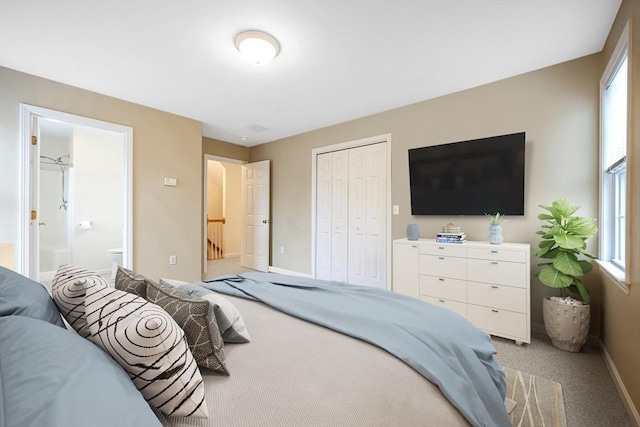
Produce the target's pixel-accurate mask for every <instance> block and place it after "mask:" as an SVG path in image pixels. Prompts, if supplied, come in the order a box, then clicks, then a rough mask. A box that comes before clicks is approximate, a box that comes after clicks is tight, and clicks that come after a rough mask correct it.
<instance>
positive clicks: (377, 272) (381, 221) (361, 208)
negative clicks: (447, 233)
mask: <svg viewBox="0 0 640 427" xmlns="http://www.w3.org/2000/svg"><path fill="white" fill-rule="evenodd" d="M386 153H387V151H386V144H385V143H378V144H373V145H366V146H362V147H357V148H351V149H348V150H340V151H335V152H331V153H325V154H321V155H318V157H317V161H318V163H317V179H316V185H317V189H316V195H317V209H316V211H317V221H316V230H317V232H316V277H317V278H318V279H324V280H334V281H338V282H348V283H352V284H357V285H367V286H375V287H380V288H386V286H387V284H386V276H387V274H386V267H387V261H386V254H387V250H386V243H387V242H386V240H387V237H386V236H387V232H386V231H387V230H386V226H387V217H386V182H387V176H386V172H387V169H386V167H387V165H386V164H387V160H386Z"/></svg>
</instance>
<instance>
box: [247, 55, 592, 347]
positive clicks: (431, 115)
mask: <svg viewBox="0 0 640 427" xmlns="http://www.w3.org/2000/svg"><path fill="white" fill-rule="evenodd" d="M601 71H602V55H601V54H595V55H591V56H587V57H584V58H581V59H577V60H574V61H570V62H566V63H563V64H559V65H556V66H553V67H549V68H545V69H542V70H538V71H534V72H531V73H527V74H524V75H520V76H517V77H513V78H509V79H506V80H502V81H499V82H495V83H492V84H488V85H485V86H481V87H477V88H474V89H470V90H466V91H463V92H459V93H455V94H452V95H448V96H444V97H441V98H438V99H433V100H429V101H425V102H421V103H418V104H414V105H409V106H406V107H403V108H399V109H396V110H392V111H388V112H385V113H381V114H377V115H373V116H370V117H365V118H362V119H359V120H354V121H351V122H347V123H343V124H339V125H336V126H332V127H328V128H324V129H320V130H317V131H313V132H309V133H306V134H303V135H299V136H295V137H291V138H287V139H283V140H280V141H277V142H273V143H269V144H263V145H260V146H256V147H252V148H251V161H252V162H253V161H259V160H265V159H270V160H271V161H272V166H271V171H272V187H271V188H272V199H271V203H272V221H273V228H272V245H273V246H272V248H279V247H280V246H284V247H285V254H280V251H279V250H272V263H271V264H272V265H273V266H275V267H279V268H283V269H287V270H292V271H297V272H301V273H311V150H312V149H313V148H315V147H321V146H325V145H332V144H336V143H340V142H345V141H351V140H355V139H360V138H365V137H369V136H374V135H380V134H385V133H391V147H392V148H391V157H392V158H391V168H392V172H391V180H392V196H391V198H392V204H393V205H399V207H400V215H396V216H393V217H392V233H391V234H392V238H393V239H397V238H401V237H404V236H405V229H406V225H407V224H408V223H413V222H415V223H418V224H419V226H420V231H421V233H420V234H421V237H434V236H435V234H436V233H437V232H438V231H439V230H440V228H441V227H442V225H444V224H446V223H448V222H455V223H457V224H460V225H461V226H462V227H463V229H464V230H465V231H466V233H467V234H468V236H469V239H471V240H483V241H484V240H486V238H487V234H488V233H487V228H488V223H487V220H486V218H484V217H446V216H442V217H433V216H416V217H413V216H411V214H410V209H411V206H410V196H409V171H408V157H407V156H408V154H407V150H408V149H409V148H414V147H421V146H427V145H435V144H441V143H447V142H454V141H461V140H466V139H473V138H481V137H485V136H492V135H501V134H507V133H513V132H520V131H525V132H526V133H527V137H526V202H525V213H526V215H525V216H520V217H512V218H509V222H507V223H505V224H503V229H504V237H505V240H506V241H509V242H524V243H530V244H531V246H532V252H533V251H534V250H535V248H536V247H537V243H538V239H537V236H536V235H535V234H534V233H535V231H536V230H537V229H538V228H539V221H538V220H537V219H536V216H537V215H538V213H540V212H541V209H540V208H538V204H549V203H551V202H552V201H553V200H555V199H557V198H560V197H568V198H569V199H570V200H571V202H572V203H574V204H577V205H580V206H582V209H581V210H580V211H579V213H580V214H581V215H584V216H597V215H598V177H597V175H596V174H595V173H594V171H595V170H596V169H597V161H598V96H599V94H598V81H599V79H600V74H601ZM590 249H591V250H596V249H597V242H596V241H595V239H593V241H592V242H591V244H590ZM531 261H532V266H535V265H536V264H537V262H538V261H537V260H536V259H532V260H531ZM532 270H533V271H536V270H537V267H532ZM533 271H532V273H533ZM590 276H591V277H589V278H588V279H587V284H588V285H589V286H590V288H591V290H592V294H593V314H592V315H593V318H594V322H593V328H592V332H591V333H593V334H599V332H600V331H599V325H600V321H599V305H600V300H601V298H600V287H599V282H598V281H597V280H596V279H597V278H596V277H595V275H590ZM551 294H553V291H552V290H550V289H548V288H546V287H544V286H543V285H542V284H541V283H540V282H539V281H538V280H537V279H536V278H532V282H531V301H532V305H531V306H532V322H534V323H538V324H542V323H543V320H542V313H541V311H542V310H541V305H542V298H543V296H546V295H551Z"/></svg>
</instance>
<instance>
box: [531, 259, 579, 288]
mask: <svg viewBox="0 0 640 427" xmlns="http://www.w3.org/2000/svg"><path fill="white" fill-rule="evenodd" d="M538 278H539V279H540V281H541V282H542V283H544V284H545V285H547V286H549V287H551V288H566V287H569V286H571V283H573V277H571V276H567V275H566V274H564V273H562V272H560V271H558V270H557V269H556V268H555V267H554V266H552V265H550V266H547V267H544V268H542V270H540V273H538Z"/></svg>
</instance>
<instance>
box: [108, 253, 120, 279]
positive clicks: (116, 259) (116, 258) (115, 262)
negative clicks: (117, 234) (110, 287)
mask: <svg viewBox="0 0 640 427" xmlns="http://www.w3.org/2000/svg"><path fill="white" fill-rule="evenodd" d="M107 256H108V257H109V259H110V260H111V263H112V264H111V278H112V279H115V278H116V271H118V266H119V265H122V248H115V249H109V250H107Z"/></svg>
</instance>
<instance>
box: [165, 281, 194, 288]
mask: <svg viewBox="0 0 640 427" xmlns="http://www.w3.org/2000/svg"><path fill="white" fill-rule="evenodd" d="M160 283H162V284H165V285H169V286H173V287H174V288H179V287H180V286H182V285H188V284H189V282H183V281H182V280H175V279H160Z"/></svg>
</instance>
